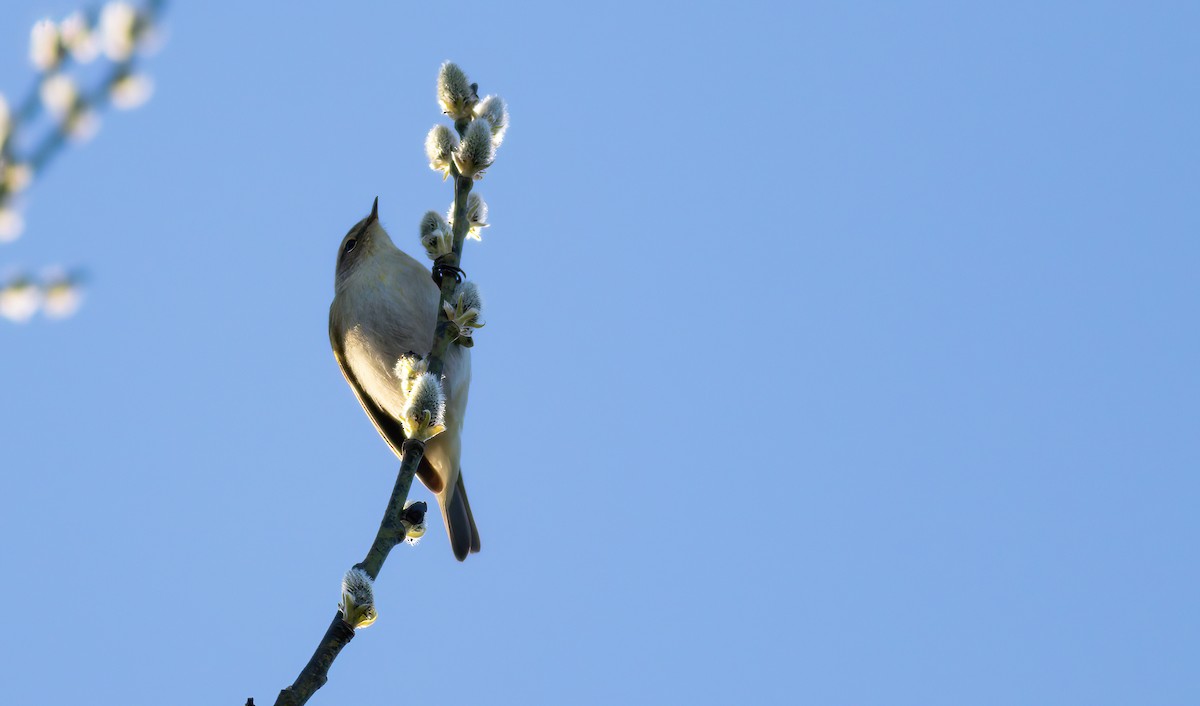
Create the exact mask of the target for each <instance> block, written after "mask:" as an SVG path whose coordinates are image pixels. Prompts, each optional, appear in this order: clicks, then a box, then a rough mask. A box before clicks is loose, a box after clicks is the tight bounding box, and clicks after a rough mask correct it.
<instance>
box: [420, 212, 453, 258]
mask: <svg viewBox="0 0 1200 706" xmlns="http://www.w3.org/2000/svg"><path fill="white" fill-rule="evenodd" d="M419 232H420V236H421V245H422V246H423V247H424V248H425V254H427V255H428V256H429V257H430V259H433V260H436V259H438V258H439V257H441V256H443V255H449V254H450V252H451V251H452V250H453V249H454V235H453V232H452V231H451V230H450V224H449V223H447V222H446V219H445V218H442V214H440V213H438V212H437V211H427V212H426V213H425V215H424V216H422V217H421V226H420V229H419Z"/></svg>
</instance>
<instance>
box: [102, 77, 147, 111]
mask: <svg viewBox="0 0 1200 706" xmlns="http://www.w3.org/2000/svg"><path fill="white" fill-rule="evenodd" d="M110 91H111V92H110V94H109V97H110V98H111V99H112V103H113V105H115V106H116V107H117V108H120V109H121V110H132V109H133V108H137V107H139V106H141V105H142V104H143V103H145V102H146V101H147V100H149V99H150V95H151V94H152V93H154V82H153V81H151V80H150V77H149V76H145V75H143V74H129V75H127V76H122V77H121V78H120V79H118V80H117V81H116V82H115V83H113V85H112V88H111V89H110Z"/></svg>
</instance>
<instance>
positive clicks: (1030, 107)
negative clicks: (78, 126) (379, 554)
mask: <svg viewBox="0 0 1200 706" xmlns="http://www.w3.org/2000/svg"><path fill="white" fill-rule="evenodd" d="M967 5H968V4H964V3H954V2H919V3H904V4H899V3H879V4H864V3H823V4H819V5H809V6H802V7H801V6H794V5H791V4H788V5H786V7H785V4H784V3H777V4H774V5H769V4H760V3H755V2H736V3H704V2H691V3H670V4H657V5H646V4H643V3H625V2H606V3H595V4H592V5H590V6H586V7H581V6H577V5H574V4H570V3H561V2H558V3H544V4H532V3H530V4H526V5H525V6H524V7H523V9H521V10H520V11H512V10H509V9H506V8H504V7H503V5H502V4H501V3H495V2H492V3H474V2H461V3H456V6H457V7H460V8H462V9H461V11H460V12H458V13H454V12H451V11H449V10H436V11H435V10H433V9H431V8H428V7H422V8H415V7H412V3H393V2H343V3H338V4H336V8H335V5H334V4H331V3H321V4H317V3H293V4H288V5H286V6H285V5H283V4H278V3H275V4H269V3H233V2H227V3H199V2H190V3H189V2H176V3H174V4H173V5H172V6H171V7H170V9H169V15H168V24H169V31H170V37H169V42H168V44H167V45H166V46H165V48H164V49H163V51H162V52H161V53H160V54H158V55H157V56H155V57H153V58H152V59H150V60H149V63H148V68H149V70H150V72H151V74H152V75H153V76H154V78H155V80H156V83H157V91H156V93H155V95H154V97H153V99H152V100H151V102H150V103H149V104H148V105H147V106H146V107H144V108H142V109H140V110H138V111H135V112H132V113H119V114H117V113H109V114H106V116H105V120H104V123H103V126H102V128H101V130H100V132H99V134H98V135H97V136H96V138H95V139H94V140H93V141H92V142H90V143H88V144H87V145H85V146H83V147H80V148H75V149H72V150H71V151H70V152H68V153H66V154H64V155H63V157H62V159H60V160H59V161H58V162H57V163H56V164H55V165H54V167H53V168H52V169H51V170H50V171H49V172H48V173H47V174H46V175H45V176H44V178H42V179H40V180H39V181H38V182H37V183H36V184H35V185H34V186H33V188H32V189H31V190H30V192H29V198H28V199H27V202H26V203H27V205H28V209H27V212H26V220H27V222H28V228H27V231H26V233H25V235H24V236H23V237H22V238H21V239H20V240H19V241H17V242H15V243H12V244H9V245H6V246H4V247H3V248H2V249H0V267H5V268H8V267H17V266H26V267H32V268H37V267H40V266H42V265H45V264H50V263H55V262H61V263H63V264H65V265H78V266H82V267H85V268H86V269H87V270H88V272H89V273H90V284H89V289H88V297H87V299H86V301H85V303H84V306H83V308H82V309H81V310H80V312H79V313H78V314H77V315H76V316H75V317H73V318H71V319H67V320H65V321H47V320H45V319H42V318H37V319H35V320H33V321H31V322H30V323H28V324H25V325H23V326H20V325H14V324H10V323H9V322H7V321H0V346H2V347H3V350H4V353H3V363H4V364H3V368H4V371H5V372H4V374H3V375H2V376H0V381H2V387H0V390H2V403H0V430H2V431H0V464H2V467H3V472H2V473H0V537H2V539H0V555H2V556H3V565H4V569H3V572H4V574H3V577H4V580H3V581H0V603H3V604H4V605H6V606H7V607H8V610H7V616H8V622H7V628H6V630H7V637H6V639H4V640H0V665H3V668H2V670H0V671H2V672H3V674H4V677H3V682H4V691H5V697H4V699H5V701H6V702H8V703H14V704H19V703H20V704H23V703H34V702H37V703H48V704H65V703H121V704H129V703H135V704H162V703H171V704H179V705H183V706H188V705H191V704H196V705H202V704H203V705H205V706H207V705H211V704H241V703H243V702H244V700H245V698H246V697H247V696H251V695H253V696H254V697H255V698H256V701H257V702H258V703H260V704H262V703H267V704H269V703H271V702H272V701H273V699H274V696H275V694H276V693H277V691H278V690H279V689H280V688H281V687H282V686H284V685H285V684H288V683H290V682H291V680H292V679H293V678H294V677H295V676H296V673H297V672H298V670H299V669H300V668H301V667H302V666H303V664H304V663H305V661H306V660H307V659H308V657H309V655H310V653H311V651H312V649H313V648H314V647H315V645H316V643H317V641H318V639H319V638H320V636H321V634H322V632H323V631H324V629H325V627H326V626H327V624H328V622H329V620H330V618H331V617H332V615H333V612H334V611H335V608H336V604H337V600H338V592H339V590H338V581H339V579H340V577H341V574H342V573H343V572H344V571H345V569H346V568H347V567H349V566H350V565H351V564H353V563H354V562H355V561H358V560H360V559H361V558H362V556H363V553H364V552H365V551H366V549H367V547H368V545H369V542H370V540H371V538H372V537H373V534H374V531H375V528H376V526H377V523H378V520H379V515H380V512H381V511H382V508H383V505H384V503H385V502H386V497H387V494H388V492H389V490H390V488H391V485H392V482H393V480H394V477H395V472H396V468H397V462H396V460H395V459H394V458H393V457H392V456H391V454H390V452H389V451H388V449H387V448H386V446H385V445H384V443H383V442H382V441H381V440H380V439H379V438H378V436H377V434H376V432H375V431H374V429H373V428H372V427H371V425H370V424H369V422H368V420H367V418H366V417H365V415H364V414H363V413H362V411H361V409H360V408H359V406H358V403H357V402H356V401H355V400H354V398H353V396H352V394H351V392H350V390H349V389H348V388H347V386H346V384H345V382H344V381H343V379H342V376H341V374H340V373H339V372H338V370H337V366H336V365H335V363H334V361H333V357H332V355H331V353H330V350H329V343H328V340H327V333H326V316H327V310H328V305H329V301H330V299H331V298H332V294H333V273H334V258H335V250H336V248H337V246H338V243H339V241H340V239H341V237H342V235H343V234H344V233H345V232H346V230H347V228H348V227H349V226H350V225H351V224H353V223H354V222H355V221H356V220H358V219H359V218H361V217H362V216H363V215H365V213H366V212H367V210H368V209H369V207H370V204H371V200H372V199H373V198H374V197H375V196H376V195H378V196H379V201H380V212H381V214H382V218H383V221H384V223H385V225H386V226H388V227H389V229H390V230H391V232H392V234H393V237H394V238H395V239H396V241H397V242H398V243H399V244H401V245H402V247H405V248H407V249H409V251H410V252H414V251H415V250H416V249H417V248H418V244H417V242H416V223H417V220H418V219H419V217H420V215H421V214H422V213H423V212H424V211H425V210H427V209H430V208H435V209H444V208H445V207H446V205H447V204H448V203H449V201H450V189H449V187H448V185H446V184H444V183H442V182H441V181H440V180H439V178H438V177H437V175H435V174H434V173H433V172H431V171H430V170H429V169H428V168H427V166H426V164H425V160H424V156H423V151H422V139H423V137H424V135H425V132H426V131H427V130H428V129H429V127H430V126H431V125H433V124H434V123H435V121H437V119H438V117H439V116H438V109H437V107H436V104H435V102H434V89H433V82H434V76H435V72H436V69H437V66H438V64H439V63H440V62H441V61H443V60H445V59H454V60H455V61H457V62H459V63H460V64H461V65H462V66H463V67H464V68H465V69H466V70H467V71H468V73H470V75H471V77H472V79H473V80H477V81H479V82H480V84H481V87H482V90H483V91H485V92H488V93H499V94H500V95H502V96H504V97H505V98H506V99H507V100H508V101H509V103H510V105H511V110H512V118H513V123H512V128H511V129H510V131H509V134H508V137H507V139H506V141H505V143H504V145H503V147H502V148H501V150H500V157H499V161H498V163H497V164H496V166H495V167H494V168H493V169H492V170H491V171H490V172H489V173H488V176H487V178H486V179H485V180H484V181H483V182H482V183H481V185H480V189H481V193H482V194H483V195H484V196H485V198H486V199H487V200H488V202H489V204H490V205H491V210H492V218H491V220H492V222H493V224H494V225H493V226H492V227H491V228H490V229H489V230H488V231H487V233H486V235H485V237H484V240H483V242H482V243H481V244H471V245H470V247H469V249H468V251H467V253H466V256H465V260H464V264H465V269H466V270H467V272H468V273H469V275H470V277H471V278H472V279H474V280H476V281H477V282H478V283H479V284H480V286H481V288H482V290H483V292H484V295H485V297H486V300H487V304H488V310H487V312H486V320H487V321H488V326H487V328H485V329H483V330H482V331H481V332H480V333H479V336H478V337H479V341H478V345H477V346H476V348H475V349H474V350H475V352H474V366H475V378H474V382H473V386H472V393H471V409H470V414H469V416H468V419H467V432H466V439H465V449H466V450H465V458H464V469H465V472H466V474H467V475H468V478H469V480H470V485H471V500H472V505H473V507H474V509H475V513H476V516H477V519H478V522H479V526H480V531H481V535H482V538H483V552H482V553H481V554H479V555H477V556H474V557H472V558H471V559H470V560H468V561H467V562H466V563H465V564H459V563H458V562H456V561H454V559H453V557H452V555H451V553H450V550H449V548H448V546H447V541H446V538H445V534H444V531H443V529H442V527H441V526H440V520H439V521H438V523H436V524H435V525H434V526H432V527H431V531H430V532H429V534H428V536H427V539H426V540H425V541H424V542H423V543H422V544H421V545H420V546H418V547H417V548H415V549H414V548H410V547H401V548H398V549H397V551H396V552H395V554H394V555H393V557H392V559H391V560H390V561H389V562H388V564H387V566H386V567H385V568H384V571H383V574H382V575H381V577H380V581H379V583H378V584H377V587H376V590H377V597H378V601H379V604H380V612H381V617H380V619H379V621H378V622H377V623H376V624H375V625H374V626H372V627H371V628H370V629H368V630H365V631H362V632H361V633H360V634H359V636H358V637H357V638H356V639H355V640H354V641H353V642H352V643H351V644H350V645H349V647H348V648H347V649H346V651H345V652H343V654H342V657H341V658H340V659H339V660H338V661H337V663H336V664H335V665H334V667H333V670H332V673H331V679H330V682H329V684H328V685H327V686H326V687H325V689H323V690H322V691H321V692H320V693H319V694H318V695H317V697H316V698H315V699H314V701H313V703H314V704H384V703H399V702H400V701H402V700H403V701H406V702H408V701H411V702H412V703H425V704H434V703H449V704H469V703H480V704H483V703H501V704H503V703H513V704H516V703H520V704H601V703H614V702H619V703H654V704H673V703H678V704H683V703H696V704H709V703H713V704H715V703H745V704H758V703H762V704H776V703H777V704H794V703H811V704H823V705H832V704H846V705H855V706H857V705H861V704H887V705H892V704H920V705H922V706H929V705H932V704H946V705H948V706H949V705H955V706H957V705H961V704H1053V705H1055V706H1060V705H1063V704H1081V705H1082V704H1087V705H1088V706H1097V705H1101V704H1134V703H1136V704H1185V703H1192V704H1194V703H1196V701H1197V699H1198V698H1200V676H1198V674H1197V671H1196V655H1197V653H1198V651H1200V610H1198V609H1197V607H1196V596H1197V593H1198V591H1200V573H1198V572H1200V570H1198V568H1197V567H1198V563H1197V559H1198V558H1200V557H1198V556H1197V549H1196V548H1197V546H1198V545H1200V536H1198V535H1200V531H1198V530H1200V521H1198V520H1197V515H1196V512H1197V505H1198V502H1200V480H1198V478H1197V469H1200V442H1198V439H1197V429H1196V425H1197V419H1198V417H1200V409H1198V406H1200V404H1198V399H1200V384H1198V378H1197V371H1196V366H1197V360H1198V356H1200V337H1198V335H1197V321H1198V320H1200V312H1198V311H1197V309H1198V308H1200V307H1198V297H1197V287H1196V277H1197V272H1198V268H1200V241H1198V239H1197V236H1198V234H1200V215H1198V213H1200V212H1198V211H1197V209H1196V195H1197V193H1198V192H1197V189H1198V187H1200V174H1198V170H1197V165H1198V164H1200V138H1198V136H1197V128H1196V125H1197V123H1198V120H1197V118H1198V115H1197V113H1198V110H1197V109H1198V106H1200V102H1198V100H1197V98H1198V96H1197V83H1196V77H1197V75H1198V72H1200V50H1198V49H1197V45H1196V36H1195V30H1196V27H1197V26H1200V8H1198V7H1197V5H1196V4H1195V3H1185V2H1179V3H1157V2H1150V3H1137V4H1136V6H1134V5H1131V4H1130V3H1107V2H1102V3H1044V2H1007V3H1002V4H993V5H992V6H991V7H980V6H979V5H978V4H969V5H971V7H967ZM73 7H74V5H73V4H72V3H71V2H64V1H59V0H37V1H33V0H10V1H9V2H7V3H6V4H5V11H4V19H3V22H0V91H3V92H4V93H6V94H8V95H10V96H12V95H13V94H14V93H21V92H23V91H24V90H25V88H26V86H27V84H28V82H29V80H30V77H31V70H30V69H29V67H28V64H27V59H26V55H27V49H26V46H27V44H26V42H27V36H28V30H29V26H30V25H31V24H32V23H33V21H34V20H36V19H38V18H40V17H42V16H45V15H51V16H54V17H61V16H62V15H64V14H66V13H67V12H68V11H69V10H71V9H73ZM417 496H418V497H422V498H428V494H427V493H425V491H424V490H421V491H418V493H417Z"/></svg>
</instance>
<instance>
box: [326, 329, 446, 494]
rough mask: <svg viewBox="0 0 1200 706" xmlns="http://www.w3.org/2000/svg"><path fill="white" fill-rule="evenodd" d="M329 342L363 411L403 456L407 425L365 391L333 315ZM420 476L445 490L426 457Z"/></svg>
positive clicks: (436, 488) (437, 489)
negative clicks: (351, 367)
mask: <svg viewBox="0 0 1200 706" xmlns="http://www.w3.org/2000/svg"><path fill="white" fill-rule="evenodd" d="M331 313H332V312H331ZM329 343H330V344H331V345H332V346H333V357H334V358H335V359H336V360H337V364H338V367H339V368H341V370H342V375H343V376H345V378H346V382H347V383H349V385H350V389H351V390H354V396H355V397H357V398H358V402H359V404H361V405H362V408H363V411H365V412H366V413H367V416H368V417H370V418H371V422H372V423H373V424H374V425H375V429H376V431H378V432H379V435H380V436H382V437H383V440H384V441H386V442H387V444H388V446H390V447H391V449H392V453H394V454H396V457H397V458H400V457H401V456H402V455H403V446H404V440H405V439H406V438H407V437H406V436H405V435H404V427H403V426H401V424H400V422H398V421H396V419H394V418H393V417H392V415H390V414H388V413H387V412H385V411H383V408H381V407H380V406H379V405H377V404H375V401H374V400H373V399H371V396H370V395H368V394H367V393H366V392H364V391H363V389H362V385H360V384H359V382H358V378H357V377H355V375H354V371H353V370H351V369H350V366H349V365H347V364H346V341H345V338H344V337H343V336H342V332H341V330H340V329H339V327H337V326H335V325H334V321H333V316H332V315H331V316H330V317H329ZM417 477H418V478H420V479H421V482H422V483H424V484H425V487H426V488H429V490H430V492H433V493H440V492H442V486H443V485H444V483H443V482H442V478H441V476H439V475H438V474H437V472H436V471H435V470H434V469H433V466H431V465H430V464H429V462H428V461H426V460H425V459H424V458H422V459H421V465H420V467H419V468H418V469H417Z"/></svg>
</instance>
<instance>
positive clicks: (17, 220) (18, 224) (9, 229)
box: [0, 206, 25, 243]
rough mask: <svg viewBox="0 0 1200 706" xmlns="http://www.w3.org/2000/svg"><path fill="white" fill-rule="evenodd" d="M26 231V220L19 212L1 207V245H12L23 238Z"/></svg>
mask: <svg viewBox="0 0 1200 706" xmlns="http://www.w3.org/2000/svg"><path fill="white" fill-rule="evenodd" d="M23 230H25V219H24V218H22V217H21V214H20V212H19V211H16V210H15V209H12V208H9V207H7V206H0V243H11V242H12V241H14V240H16V239H17V238H19V237H21V231H23Z"/></svg>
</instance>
